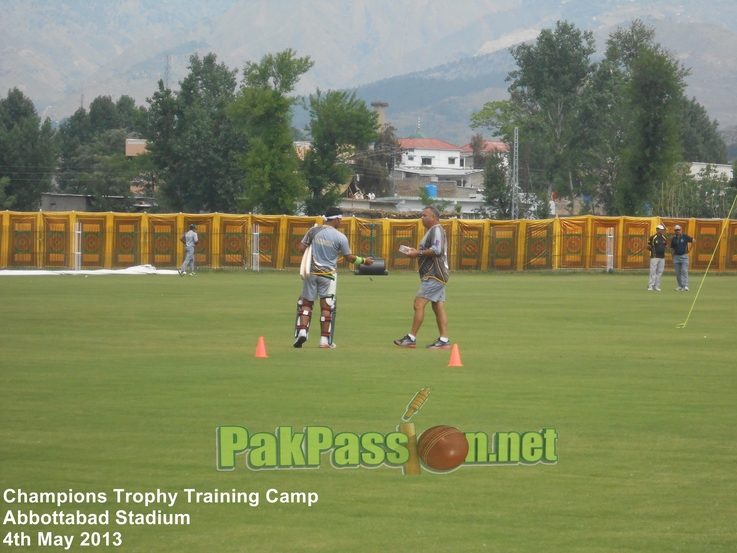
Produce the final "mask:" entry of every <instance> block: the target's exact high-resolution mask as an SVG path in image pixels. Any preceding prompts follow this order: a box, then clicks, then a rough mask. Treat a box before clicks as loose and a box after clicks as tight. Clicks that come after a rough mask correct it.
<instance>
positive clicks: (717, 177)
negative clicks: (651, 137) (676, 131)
mask: <svg viewBox="0 0 737 553" xmlns="http://www.w3.org/2000/svg"><path fill="white" fill-rule="evenodd" d="M735 195H737V189H736V188H735V187H734V186H732V183H731V182H730V179H729V178H728V177H727V176H726V175H724V173H721V172H719V171H717V170H716V169H715V168H714V167H712V166H710V165H707V166H706V168H704V169H702V170H701V171H699V174H698V175H696V176H694V175H693V174H692V173H691V164H690V163H679V164H677V165H676V167H675V170H674V171H672V172H671V174H670V175H669V176H668V178H667V180H666V181H665V182H664V183H663V185H662V186H661V189H660V191H659V197H658V204H657V210H658V213H660V214H661V215H662V216H665V217H699V218H719V219H722V218H725V217H727V215H728V214H729V209H730V207H731V206H732V202H733V201H734V198H735Z"/></svg>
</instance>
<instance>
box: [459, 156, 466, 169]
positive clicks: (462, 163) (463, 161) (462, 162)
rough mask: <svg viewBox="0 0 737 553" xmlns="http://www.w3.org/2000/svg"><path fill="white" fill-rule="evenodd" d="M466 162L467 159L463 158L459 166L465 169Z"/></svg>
mask: <svg viewBox="0 0 737 553" xmlns="http://www.w3.org/2000/svg"><path fill="white" fill-rule="evenodd" d="M465 161H466V160H465V159H463V158H461V161H460V163H459V165H460V166H461V167H465Z"/></svg>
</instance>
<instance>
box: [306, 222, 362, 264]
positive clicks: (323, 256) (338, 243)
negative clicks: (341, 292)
mask: <svg viewBox="0 0 737 553" xmlns="http://www.w3.org/2000/svg"><path fill="white" fill-rule="evenodd" d="M302 243H303V244H304V245H305V246H309V245H310V244H311V245H312V265H311V266H310V274H313V275H321V274H331V273H334V272H335V270H336V269H337V268H338V256H339V255H350V253H351V247H350V245H349V244H348V238H346V237H345V234H343V233H342V232H340V231H339V230H336V229H334V228H333V227H331V226H329V225H323V226H321V227H314V228H311V229H310V230H309V231H307V234H305V236H304V238H302Z"/></svg>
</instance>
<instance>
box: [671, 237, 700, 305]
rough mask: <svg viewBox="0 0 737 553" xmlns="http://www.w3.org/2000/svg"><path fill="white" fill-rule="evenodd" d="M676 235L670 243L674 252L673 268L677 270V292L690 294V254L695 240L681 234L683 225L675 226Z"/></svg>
mask: <svg viewBox="0 0 737 553" xmlns="http://www.w3.org/2000/svg"><path fill="white" fill-rule="evenodd" d="M675 231H676V235H675V236H674V237H673V238H672V239H671V241H670V248H671V250H673V268H674V269H675V270H676V281H678V288H676V292H688V253H689V252H690V251H691V248H692V247H693V243H694V239H693V238H691V237H690V236H689V235H688V234H683V233H682V232H681V225H676V226H675Z"/></svg>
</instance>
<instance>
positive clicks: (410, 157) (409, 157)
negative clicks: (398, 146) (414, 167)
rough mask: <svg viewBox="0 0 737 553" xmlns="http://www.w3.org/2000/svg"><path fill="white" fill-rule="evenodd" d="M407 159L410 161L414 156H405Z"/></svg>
mask: <svg viewBox="0 0 737 553" xmlns="http://www.w3.org/2000/svg"><path fill="white" fill-rule="evenodd" d="M407 159H408V160H410V161H412V160H414V159H415V156H407Z"/></svg>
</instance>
